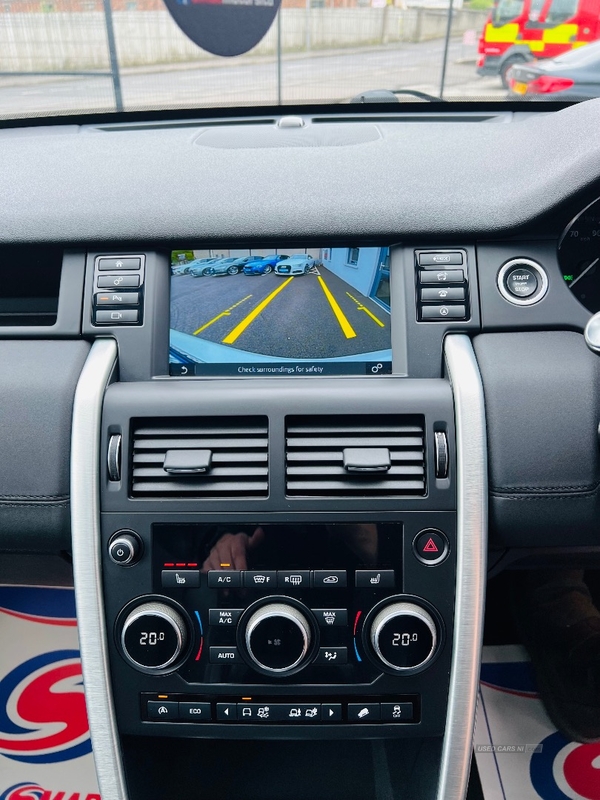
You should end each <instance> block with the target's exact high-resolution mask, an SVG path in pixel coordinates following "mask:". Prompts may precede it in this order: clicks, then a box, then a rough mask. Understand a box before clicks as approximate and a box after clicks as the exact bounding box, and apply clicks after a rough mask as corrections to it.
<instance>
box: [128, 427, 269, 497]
mask: <svg viewBox="0 0 600 800" xmlns="http://www.w3.org/2000/svg"><path fill="white" fill-rule="evenodd" d="M168 450H210V451H211V454H212V457H211V465H210V470H209V471H208V472H206V473H205V474H190V475H181V474H179V475H173V474H169V473H168V472H165V470H164V469H163V465H164V461H165V455H166V453H167V451H168ZM132 452H133V455H132V461H133V463H132V470H131V476H132V480H131V495H132V497H154V498H157V499H158V498H162V497H168V498H173V497H186V498H193V497H196V498H200V499H214V498H229V497H267V495H268V488H269V485H268V468H269V465H268V421H267V418H266V417H192V418H178V419H168V418H166V419H146V420H134V425H133V448H132Z"/></svg>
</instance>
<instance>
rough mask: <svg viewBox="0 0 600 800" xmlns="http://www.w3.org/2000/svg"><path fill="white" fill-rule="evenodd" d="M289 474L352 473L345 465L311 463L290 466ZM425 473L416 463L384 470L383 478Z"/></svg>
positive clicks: (342, 474) (346, 475) (346, 474)
mask: <svg viewBox="0 0 600 800" xmlns="http://www.w3.org/2000/svg"><path fill="white" fill-rule="evenodd" d="M287 474H288V475H314V476H315V477H316V476H317V475H326V476H327V477H329V476H331V475H339V476H340V477H341V478H348V476H349V474H350V473H348V472H346V470H345V469H344V468H343V467H323V466H318V467H312V466H310V465H307V466H304V467H288V469H287ZM367 474H371V477H372V475H373V474H372V473H367ZM424 474H425V469H424V468H423V466H418V465H416V464H415V466H406V467H392V468H391V469H389V470H388V471H387V472H382V473H381V478H382V479H384V476H385V479H386V480H389V478H391V477H392V476H393V475H424ZM354 475H356V473H354ZM356 477H360V478H361V480H362V481H363V482H364V480H365V478H363V477H362V476H361V475H356Z"/></svg>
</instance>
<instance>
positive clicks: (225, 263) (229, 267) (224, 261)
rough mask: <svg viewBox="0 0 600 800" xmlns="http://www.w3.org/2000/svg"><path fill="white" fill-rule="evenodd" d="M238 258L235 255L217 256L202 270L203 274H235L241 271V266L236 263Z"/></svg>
mask: <svg viewBox="0 0 600 800" xmlns="http://www.w3.org/2000/svg"><path fill="white" fill-rule="evenodd" d="M237 261H238V259H237V258H236V257H235V256H231V257H229V258H219V259H218V260H217V261H213V263H212V264H209V265H208V267H206V269H204V270H203V272H202V274H203V275H237V274H238V272H240V271H241V266H240V265H239V264H238V263H237Z"/></svg>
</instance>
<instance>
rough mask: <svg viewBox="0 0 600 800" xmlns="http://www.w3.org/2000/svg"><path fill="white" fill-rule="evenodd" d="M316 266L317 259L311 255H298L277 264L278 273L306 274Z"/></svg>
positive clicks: (276, 272)
mask: <svg viewBox="0 0 600 800" xmlns="http://www.w3.org/2000/svg"><path fill="white" fill-rule="evenodd" d="M314 266H315V259H314V258H313V257H312V256H309V255H296V256H290V257H289V258H286V260H285V261H283V262H282V263H280V264H276V265H275V274H276V275H306V273H307V272H309V271H310V269H311V268H312V267H314Z"/></svg>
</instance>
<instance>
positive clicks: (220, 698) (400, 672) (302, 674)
mask: <svg viewBox="0 0 600 800" xmlns="http://www.w3.org/2000/svg"><path fill="white" fill-rule="evenodd" d="M446 517H447V519H444V520H443V519H441V518H440V520H439V522H440V523H442V522H443V523H444V524H443V525H442V524H438V526H435V527H434V526H433V525H431V524H429V525H425V526H422V527H421V526H419V527H418V530H411V529H410V527H409V526H407V525H406V524H402V523H399V522H396V521H392V522H377V523H366V522H359V523H348V522H339V523H330V522H326V523H309V524H289V523H283V524H280V525H279V524H278V525H275V524H266V523H261V524H258V523H256V524H255V523H252V524H243V525H241V524H239V523H227V522H225V523H215V524H189V525H178V524H175V523H167V524H159V523H153V524H151V525H150V526H149V528H146V529H144V528H143V526H137V528H135V529H134V527H133V526H132V525H131V524H130V527H128V528H127V530H128V531H129V534H128V535H135V537H137V538H136V541H138V542H139V545H140V546H139V547H138V549H137V553H138V554H139V555H138V556H137V558H138V559H139V560H136V561H134V563H133V565H131V564H129V563H128V564H122V563H120V562H119V559H118V558H117V559H115V558H114V557H113V555H114V554H113V551H114V550H115V547H114V543H115V542H119V544H118V548H121V547H122V542H121V540H122V539H123V538H124V534H123V532H122V531H119V530H114V528H113V530H112V531H111V530H108V531H107V532H106V553H107V558H106V561H105V564H106V574H107V575H108V579H107V582H106V585H105V590H106V592H105V602H106V604H107V607H108V609H109V617H108V624H109V625H112V629H113V637H112V640H113V643H114V644H113V653H112V656H111V657H112V664H111V673H112V675H113V676H114V686H113V689H114V692H115V696H116V702H117V705H119V704H120V705H121V707H123V708H128V709H129V718H131V714H132V711H133V708H134V706H135V718H136V719H137V720H138V723H137V724H138V725H141V726H142V730H146V728H145V727H143V726H150V728H149V729H148V732H150V731H151V730H154V727H153V726H155V725H156V723H161V724H160V725H158V726H157V727H158V728H159V729H160V730H161V731H168V735H191V736H202V735H204V734H203V733H202V731H204V730H208V729H210V730H211V731H217V733H216V734H215V735H218V736H220V735H222V736H226V735H227V734H226V729H229V730H230V731H231V729H232V727H235V729H236V731H237V730H238V726H239V729H240V731H242V729H243V730H246V729H249V728H251V727H253V726H257V727H258V728H259V729H262V730H266V729H268V728H269V726H270V725H276V726H278V728H282V729H283V730H285V731H288V730H289V731H292V730H293V731H298V730H300V731H301V730H304V729H305V728H306V727H307V726H313V727H314V726H315V725H319V726H321V725H324V726H325V727H326V728H327V729H328V730H329V729H331V730H335V731H338V733H340V731H344V730H346V728H348V730H350V728H351V727H355V726H356V725H359V724H365V725H372V724H373V725H375V724H376V725H377V726H378V730H379V729H381V730H383V729H387V726H394V729H395V728H396V727H397V728H398V730H400V729H402V730H403V729H408V728H411V727H412V728H414V727H415V726H425V727H424V728H423V730H431V720H430V714H431V713H432V709H433V708H437V710H438V712H439V708H440V702H441V704H442V706H441V707H442V708H443V707H444V703H445V698H444V687H445V686H446V685H447V679H448V672H449V669H448V668H449V659H450V656H451V652H450V647H449V646H448V642H449V641H451V635H452V607H453V587H454V579H455V575H454V559H453V555H454V553H453V541H454V532H453V520H452V518H451V516H450V515H446ZM434 548H437V553H436V552H435V551H434ZM421 551H423V552H421ZM429 553H434V555H435V556H437V557H433V558H431V559H430V560H429V559H428V555H429ZM117 555H118V554H117ZM125 587H128V589H127V590H126V588H125ZM111 615H112V616H111ZM132 704H134V706H132ZM437 718H438V720H439V719H440V718H439V716H438V717H437ZM185 723H189V724H188V725H186V724H185ZM201 723H202V724H201ZM204 723H206V725H207V727H206V728H205V727H204ZM428 725H429V727H427V726H428ZM133 728H134V729H135V730H138V732H139V729H136V728H135V725H134V726H133ZM186 732H187V733H186ZM206 735H208V734H206ZM211 735H212V734H211ZM240 735H243V734H240ZM259 735H260V734H259ZM324 735H325V734H324ZM336 735H337V734H336ZM340 735H342V734H340ZM427 735H428V734H427Z"/></svg>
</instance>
